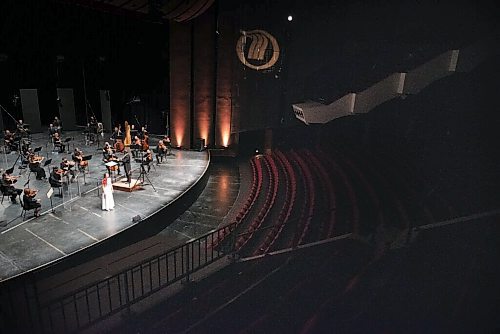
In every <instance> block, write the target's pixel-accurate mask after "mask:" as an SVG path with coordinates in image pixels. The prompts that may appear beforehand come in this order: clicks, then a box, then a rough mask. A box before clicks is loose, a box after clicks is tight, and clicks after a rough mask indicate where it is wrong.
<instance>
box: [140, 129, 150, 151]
mask: <svg viewBox="0 0 500 334" xmlns="http://www.w3.org/2000/svg"><path fill="white" fill-rule="evenodd" d="M142 129H143V132H142V140H141V142H142V150H143V151H147V150H148V149H149V136H148V132H147V131H146V130H145V129H144V128H142Z"/></svg>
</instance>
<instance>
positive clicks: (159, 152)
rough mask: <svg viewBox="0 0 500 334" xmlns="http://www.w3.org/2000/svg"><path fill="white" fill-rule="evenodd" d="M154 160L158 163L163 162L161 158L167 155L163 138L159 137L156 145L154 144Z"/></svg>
mask: <svg viewBox="0 0 500 334" xmlns="http://www.w3.org/2000/svg"><path fill="white" fill-rule="evenodd" d="M156 151H157V154H156V162H157V163H158V165H159V164H160V163H162V162H163V158H165V156H166V155H167V145H165V143H164V142H163V140H161V139H160V141H158V145H157V146H156Z"/></svg>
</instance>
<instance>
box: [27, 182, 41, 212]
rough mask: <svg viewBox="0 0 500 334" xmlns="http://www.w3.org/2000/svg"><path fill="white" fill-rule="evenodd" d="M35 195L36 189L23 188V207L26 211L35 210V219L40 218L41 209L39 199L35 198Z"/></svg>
mask: <svg viewBox="0 0 500 334" xmlns="http://www.w3.org/2000/svg"><path fill="white" fill-rule="evenodd" d="M37 193H38V190H36V189H30V188H25V189H24V197H23V202H24V207H25V208H26V209H28V210H29V209H35V217H38V216H40V210H41V209H42V204H41V203H40V202H41V199H39V198H38V199H37V198H35V196H36V194H37Z"/></svg>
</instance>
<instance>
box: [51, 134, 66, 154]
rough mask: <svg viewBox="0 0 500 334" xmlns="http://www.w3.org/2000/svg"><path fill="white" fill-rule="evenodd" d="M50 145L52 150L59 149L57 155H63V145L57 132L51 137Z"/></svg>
mask: <svg viewBox="0 0 500 334" xmlns="http://www.w3.org/2000/svg"><path fill="white" fill-rule="evenodd" d="M52 143H53V144H54V148H55V147H57V148H59V153H64V145H63V144H62V141H61V135H60V134H59V132H56V133H54V134H53V135H52Z"/></svg>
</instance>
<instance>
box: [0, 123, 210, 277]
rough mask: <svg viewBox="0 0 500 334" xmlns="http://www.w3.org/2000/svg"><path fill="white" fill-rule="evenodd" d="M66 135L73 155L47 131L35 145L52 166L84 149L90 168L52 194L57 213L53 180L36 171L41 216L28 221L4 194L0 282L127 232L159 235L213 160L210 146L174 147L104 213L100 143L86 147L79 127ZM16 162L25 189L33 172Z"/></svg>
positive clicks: (9, 162) (6, 163)
mask: <svg viewBox="0 0 500 334" xmlns="http://www.w3.org/2000/svg"><path fill="white" fill-rule="evenodd" d="M68 137H72V138H74V139H73V140H72V141H71V142H70V153H63V154H60V153H59V154H58V153H52V152H51V145H50V144H47V135H45V134H35V135H34V136H33V144H32V145H31V147H33V148H34V147H40V146H41V147H42V152H41V155H42V156H44V157H45V160H47V159H50V158H52V165H59V163H60V161H61V159H62V158H63V157H67V158H68V159H69V160H71V151H72V150H73V147H75V146H76V147H79V148H80V149H82V150H83V152H84V155H88V154H92V155H93V158H92V160H90V165H89V167H90V168H89V173H88V174H86V175H85V180H84V178H83V175H82V174H81V175H79V176H78V177H77V181H76V182H74V183H70V184H69V186H68V187H65V188H64V191H63V197H62V198H60V197H54V196H52V202H53V204H52V205H53V208H54V212H52V209H51V203H50V200H49V199H48V198H47V196H46V194H47V192H48V191H49V189H50V185H49V183H48V182H47V181H42V180H35V178H34V175H31V178H30V183H29V186H30V187H31V188H36V189H38V190H39V193H38V195H37V198H41V199H42V211H41V212H42V215H41V216H40V217H38V218H34V217H33V211H29V212H28V213H27V215H26V218H25V219H23V218H22V217H21V216H20V215H21V211H22V208H21V205H20V204H12V203H10V200H9V198H8V197H6V198H5V199H4V202H3V204H2V205H1V206H0V281H3V280H6V279H9V278H12V277H14V276H17V275H19V274H22V273H24V272H27V271H30V270H33V269H36V268H39V267H43V266H46V265H47V264H49V263H54V262H58V261H60V260H61V259H64V258H66V257H68V256H70V255H74V254H76V253H79V252H80V251H82V250H84V249H85V250H89V249H94V248H96V246H102V245H103V244H105V243H110V241H112V240H121V239H120V238H121V237H123V235H126V234H127V233H128V235H129V237H130V235H131V234H132V235H136V236H137V235H139V234H141V233H144V234H148V232H151V233H154V229H155V228H158V227H159V225H162V224H164V225H167V224H168V223H169V222H170V221H172V220H173V219H175V218H176V216H175V215H177V214H179V213H181V212H182V209H183V208H185V207H186V205H184V204H182V200H183V198H184V197H186V196H188V195H189V193H190V192H193V189H194V188H195V187H196V185H199V184H201V183H202V182H201V180H202V179H203V176H204V175H205V173H206V171H207V169H208V166H209V161H210V159H209V156H208V153H207V152H196V151H185V150H173V153H174V155H172V156H168V157H167V162H164V163H163V164H160V165H156V162H154V165H153V164H152V165H151V171H150V173H149V174H148V175H147V178H146V179H145V184H144V185H143V186H142V187H141V189H140V190H136V191H133V192H125V191H115V192H114V199H115V205H116V206H115V209H114V210H113V211H109V212H108V211H102V210H101V197H100V194H101V191H100V180H101V178H102V175H103V174H104V173H105V172H106V167H105V166H104V164H103V162H102V153H101V149H100V148H98V147H97V145H89V146H85V144H84V140H83V135H82V134H81V133H78V132H71V133H65V134H64V135H63V139H64V138H68ZM100 146H102V142H101V145H100ZM17 157H18V155H17V153H11V154H6V155H5V154H3V153H2V154H1V156H0V159H1V160H0V167H1V168H2V169H6V168H10V167H12V166H13V164H14V162H15V161H16V158H17ZM19 165H20V164H19V162H18V163H17V164H16V166H15V170H14V175H21V178H20V179H19V181H18V182H17V183H16V184H15V186H16V187H18V188H22V187H23V185H24V184H25V183H26V182H27V180H28V174H29V170H26V169H24V170H22V169H19V168H18V166H19ZM121 168H122V174H123V167H121ZM139 169H140V166H139V164H138V163H135V162H133V163H132V170H133V175H132V177H133V178H137V177H139ZM46 172H48V169H47V167H46ZM148 179H149V180H148ZM149 181H151V183H152V185H150V184H149ZM153 186H154V188H155V189H156V191H155V189H153ZM57 192H58V191H57V190H54V193H57ZM18 202H19V201H18ZM134 217H135V218H136V219H135V220H134ZM137 218H139V219H137ZM163 227H164V226H163ZM160 229H161V226H160ZM119 237H120V238H119Z"/></svg>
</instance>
